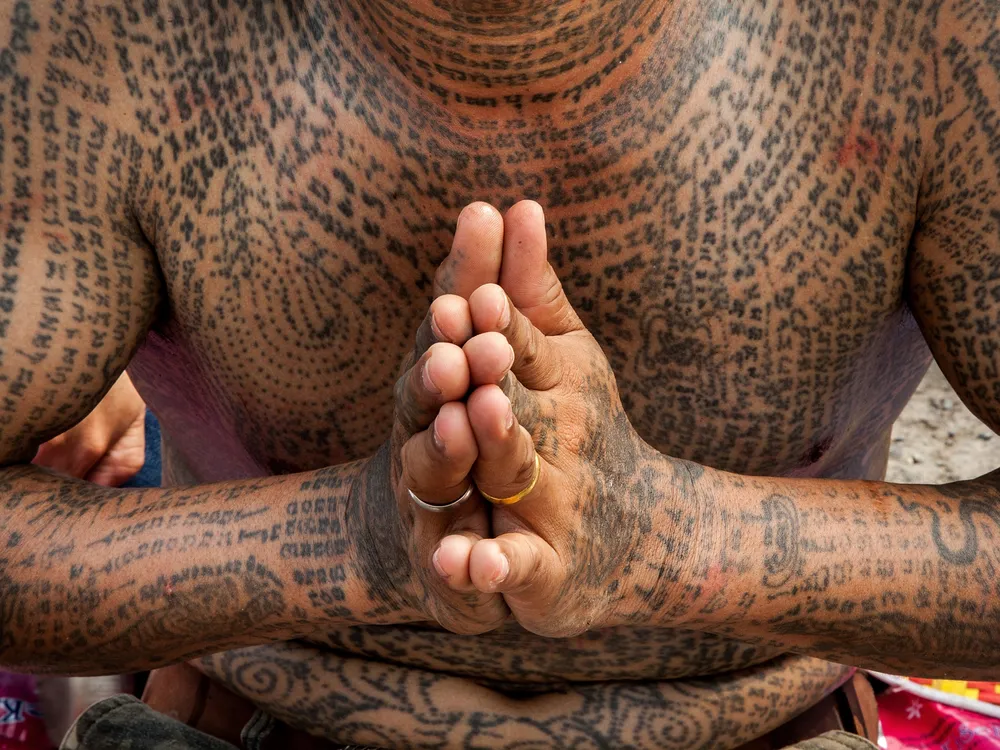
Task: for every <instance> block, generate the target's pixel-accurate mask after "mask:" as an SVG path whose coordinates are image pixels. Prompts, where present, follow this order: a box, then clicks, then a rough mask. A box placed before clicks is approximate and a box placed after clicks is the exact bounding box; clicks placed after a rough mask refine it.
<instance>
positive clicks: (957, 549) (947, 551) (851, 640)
mask: <svg viewBox="0 0 1000 750" xmlns="http://www.w3.org/2000/svg"><path fill="white" fill-rule="evenodd" d="M685 474H686V475H689V473H688V472H685ZM695 474H696V478H695V479H693V481H687V482H682V483H674V485H673V487H672V489H671V493H673V496H675V497H676V498H677V503H679V504H680V506H681V507H687V508H690V509H692V510H691V511H690V512H688V513H682V514H681V515H682V516H684V517H685V518H688V519H689V522H688V523H689V525H688V527H687V528H689V529H693V530H694V540H693V543H692V544H691V545H690V546H685V547H683V548H679V547H678V546H677V545H673V546H672V547H671V549H670V550H669V551H668V550H667V548H666V546H665V544H654V545H653V546H652V547H651V549H650V553H651V554H650V555H649V556H648V558H647V559H646V561H645V563H644V565H645V567H646V572H645V573H643V574H640V575H638V576H637V580H638V581H640V583H639V584H638V585H637V586H636V588H635V589H634V591H633V592H632V594H631V597H632V602H631V603H630V604H629V605H628V606H629V608H630V609H631V616H630V617H629V619H630V620H631V621H634V622H642V621H644V620H660V621H661V622H666V621H670V622H672V623H673V624H681V625H683V626H685V627H693V628H698V629H705V630H709V631H712V632H717V633H720V634H725V635H730V636H734V637H739V638H741V639H750V640H756V641H757V642H760V643H762V644H767V645H771V646H778V647H785V648H788V649H789V650H795V651H800V652H802V653H807V654H810V655H812V656H818V657H821V658H827V659H832V660H835V661H841V662H846V663H851V664H858V665H861V666H868V667H872V668H876V669H883V670H887V671H895V672H900V671H901V672H904V673H907V674H910V673H919V674H928V675H932V674H940V675H968V676H976V675H985V674H989V673H991V672H995V670H996V668H997V663H998V661H997V654H998V653H1000V639H998V635H997V633H998V632H1000V604H998V602H1000V590H998V588H997V570H998V568H1000V544H998V540H1000V476H998V475H995V474H994V475H990V476H987V477H983V478H981V479H979V480H976V481H970V482H960V483H957V484H953V485H946V486H943V487H922V486H902V485H890V484H883V483H875V482H840V481H836V482H835V481H825V480H808V481H804V480H782V479H765V478H750V477H738V476H736V475H732V474H726V473H723V472H716V471H711V470H706V471H704V472H701V471H700V470H699V471H698V472H696V473H695ZM694 509H697V510H694ZM671 528H672V529H676V528H677V521H676V518H673V519H670V521H669V527H668V525H667V524H665V523H662V522H661V525H660V527H659V528H658V531H659V535H660V537H661V539H663V540H664V542H666V541H667V540H669V539H670V538H671V537H672V536H674V532H671V531H670V530H669V529H671ZM678 549H682V550H683V554H682V555H681V557H682V558H683V561H679V560H678V554H677V551H678ZM668 560H669V561H671V563H670V564H671V565H673V566H674V568H673V569H674V570H680V571H682V573H681V575H679V576H674V577H673V579H672V580H667V579H664V578H653V577H651V573H652V572H653V571H655V570H659V569H661V566H662V565H663V564H664V562H665V561H668ZM667 578H670V577H669V576H668V577H667ZM652 581H657V583H651V582H652Z"/></svg>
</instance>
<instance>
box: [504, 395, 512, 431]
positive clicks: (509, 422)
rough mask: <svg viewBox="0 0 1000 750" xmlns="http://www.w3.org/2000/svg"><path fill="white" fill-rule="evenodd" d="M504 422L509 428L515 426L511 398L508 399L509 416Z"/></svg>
mask: <svg viewBox="0 0 1000 750" xmlns="http://www.w3.org/2000/svg"><path fill="white" fill-rule="evenodd" d="M504 424H505V425H507V429H508V430H509V429H510V428H511V427H513V426H514V410H513V409H512V408H511V405H510V400H509V399H508V400H507V418H506V419H505V420H504Z"/></svg>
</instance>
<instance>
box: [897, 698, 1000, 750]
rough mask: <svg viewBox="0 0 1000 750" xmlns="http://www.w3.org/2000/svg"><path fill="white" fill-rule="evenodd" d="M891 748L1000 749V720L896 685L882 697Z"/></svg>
mask: <svg viewBox="0 0 1000 750" xmlns="http://www.w3.org/2000/svg"><path fill="white" fill-rule="evenodd" d="M878 713H879V719H880V720H881V721H882V732H883V734H884V735H885V739H886V743H887V747H888V750H922V748H934V750H1000V720H997V719H992V718H990V717H989V716H984V715H982V714H979V713H975V712H973V711H964V710H962V709H960V708H952V707H951V706H945V705H943V704H941V703H935V702H934V701H930V700H927V699H926V698H921V697H920V696H918V695H914V694H913V693H910V692H908V691H906V690H903V689H901V688H892V689H890V690H888V691H886V692H885V693H883V694H882V695H880V696H879V698H878Z"/></svg>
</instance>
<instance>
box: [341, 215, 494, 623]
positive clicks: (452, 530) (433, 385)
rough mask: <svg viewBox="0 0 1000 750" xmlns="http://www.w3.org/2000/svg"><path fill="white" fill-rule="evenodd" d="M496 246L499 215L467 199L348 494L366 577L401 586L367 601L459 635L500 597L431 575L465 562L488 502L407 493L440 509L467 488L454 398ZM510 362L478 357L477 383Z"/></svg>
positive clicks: (463, 418) (490, 616)
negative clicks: (363, 542)
mask: <svg viewBox="0 0 1000 750" xmlns="http://www.w3.org/2000/svg"><path fill="white" fill-rule="evenodd" d="M502 242H503V219H502V217H501V216H500V214H499V213H498V212H497V211H496V210H495V209H493V208H492V207H490V206H488V205H486V204H482V203H478V204H472V205H471V206H469V207H467V208H466V209H465V210H464V211H463V212H462V214H461V215H460V216H459V220H458V228H457V229H456V233H455V240H454V245H453V247H452V252H451V254H450V255H449V256H448V258H447V259H446V260H445V262H444V263H443V264H442V266H441V268H440V269H439V271H438V274H437V278H436V282H435V296H436V298H435V300H434V301H433V303H432V304H431V307H430V310H429V311H428V313H427V316H426V317H425V318H424V321H423V323H422V324H421V325H420V328H419V330H418V331H417V335H416V346H415V348H414V352H413V354H412V356H411V357H410V358H409V359H408V361H407V363H406V364H404V367H403V374H402V375H401V377H400V378H399V381H398V382H397V384H396V395H395V398H396V404H395V420H394V426H393V430H392V435H391V437H390V439H389V441H388V442H387V443H386V445H385V446H384V448H383V450H382V451H380V453H379V454H378V455H377V456H376V457H375V458H374V459H373V460H372V461H371V462H370V463H369V466H368V470H367V472H366V475H365V477H364V478H363V480H362V482H361V487H360V488H358V489H357V490H356V491H355V493H354V497H352V502H357V503H358V504H359V506H360V507H361V508H363V509H364V510H363V511H362V512H363V514H364V515H365V517H366V519H367V529H365V530H364V531H363V532H362V533H364V532H367V533H368V534H370V536H371V538H370V544H369V545H368V546H369V548H370V549H371V550H372V553H371V555H373V556H374V557H371V558H369V559H367V563H368V564H367V565H366V566H365V567H367V570H365V571H363V577H364V579H365V580H366V581H368V584H369V586H372V587H376V588H377V587H385V588H391V587H392V586H393V585H394V584H398V582H400V581H407V582H408V583H407V584H405V585H404V590H403V591H399V592H396V593H397V594H398V597H394V596H393V595H392V592H386V591H380V592H378V594H379V595H378V596H375V597H373V600H375V601H382V602H386V601H388V602H394V605H389V606H395V607H397V608H398V609H399V610H401V611H403V612H406V611H407V610H409V611H410V612H411V613H412V616H413V619H414V620H428V619H430V620H432V621H435V622H437V623H439V624H441V625H442V626H444V627H446V628H448V629H449V630H452V631H454V632H458V633H480V632H484V631H487V630H491V629H493V628H495V627H496V626H498V625H499V624H500V623H501V622H502V621H503V620H505V619H506V618H507V616H508V614H509V612H508V610H507V608H506V606H505V605H504V603H503V600H502V599H501V598H500V596H499V595H497V594H495V593H493V592H487V593H485V594H484V593H481V592H479V591H478V590H477V589H476V587H475V586H473V585H472V582H471V581H470V580H469V577H468V572H467V571H468V568H467V565H463V566H462V570H463V572H464V574H456V575H454V576H451V577H450V578H449V579H448V580H447V583H446V582H445V580H443V579H442V576H441V575H439V574H438V573H436V572H435V568H437V569H445V568H450V567H451V566H452V564H453V563H452V561H453V560H462V561H465V560H467V559H468V555H469V552H470V550H471V549H472V547H473V545H474V544H475V543H476V542H477V541H478V540H480V539H482V538H483V536H484V535H486V534H488V532H489V517H488V507H487V506H486V505H485V504H484V503H483V501H482V500H481V498H479V496H478V495H475V496H473V497H471V498H470V499H469V500H467V501H465V502H463V503H462V504H460V505H459V506H457V507H456V508H455V509H454V510H448V511H445V512H440V513H435V512H431V511H429V510H426V509H422V508H420V507H418V506H417V505H416V504H415V503H414V502H413V500H412V499H411V497H410V492H411V491H412V492H413V493H414V494H415V495H416V496H417V497H419V498H420V499H421V500H423V501H425V502H427V503H429V504H431V505H444V504H447V503H450V502H452V501H454V500H456V499H458V498H459V497H461V496H462V495H463V493H464V492H465V491H466V489H468V487H469V480H468V478H467V477H468V475H469V473H470V471H471V469H472V466H473V464H474V462H475V461H476V459H477V457H478V449H477V446H476V441H475V438H474V436H473V432H472V427H471V425H470V423H469V417H468V413H467V411H466V406H465V404H464V403H461V401H462V400H463V399H464V398H465V396H466V394H467V393H468V388H469V383H470V371H469V364H468V361H467V359H466V355H465V353H464V352H463V351H462V349H461V348H460V347H461V346H462V345H463V344H465V343H466V342H467V341H468V340H469V339H470V337H471V336H472V320H471V317H470V312H469V304H468V301H467V300H466V297H468V295H469V293H470V292H471V291H472V290H473V289H475V288H476V287H477V286H479V285H480V284H482V283H484V282H487V281H495V280H496V279H497V278H498V275H499V267H500V253H501V248H502ZM448 292H451V293H448ZM505 349H506V351H507V352H509V347H506V346H505ZM509 367H510V357H509V356H508V355H506V354H504V355H503V356H501V357H500V358H493V359H489V358H486V357H480V358H479V360H478V362H477V370H476V375H477V380H478V382H483V383H499V382H501V381H502V380H503V378H504V376H505V375H506V373H507V371H508V369H509ZM494 387H495V386H494ZM358 491H360V492H361V493H363V496H362V497H358V496H357V493H358ZM442 537H447V539H445V540H444V541H442ZM394 600H395V601H394ZM372 614H374V615H376V616H377V615H378V614H379V613H378V612H375V613H372Z"/></svg>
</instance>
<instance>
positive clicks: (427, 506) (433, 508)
mask: <svg viewBox="0 0 1000 750" xmlns="http://www.w3.org/2000/svg"><path fill="white" fill-rule="evenodd" d="M473 487H475V485H474V484H473V483H472V482H471V481H470V482H469V486H468V488H467V489H466V490H465V492H463V493H462V496H461V497H459V498H458V499H457V500H452V501H451V502H450V503H447V504H446V505H432V504H431V503H427V502H424V501H423V500H421V499H420V498H419V497H417V495H416V493H415V492H414V491H413V490H411V489H410V488H409V487H407V488H406V491H407V492H409V493H410V500H412V501H413V502H415V503H416V504H417V505H419V506H420V507H421V508H423V509H424V510H429V511H430V512H431V513H443V512H444V511H446V510H453V509H454V508H457V507H458V506H459V505H461V504H462V503H464V502H465V501H466V500H468V499H469V498H470V497H472V488H473Z"/></svg>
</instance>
